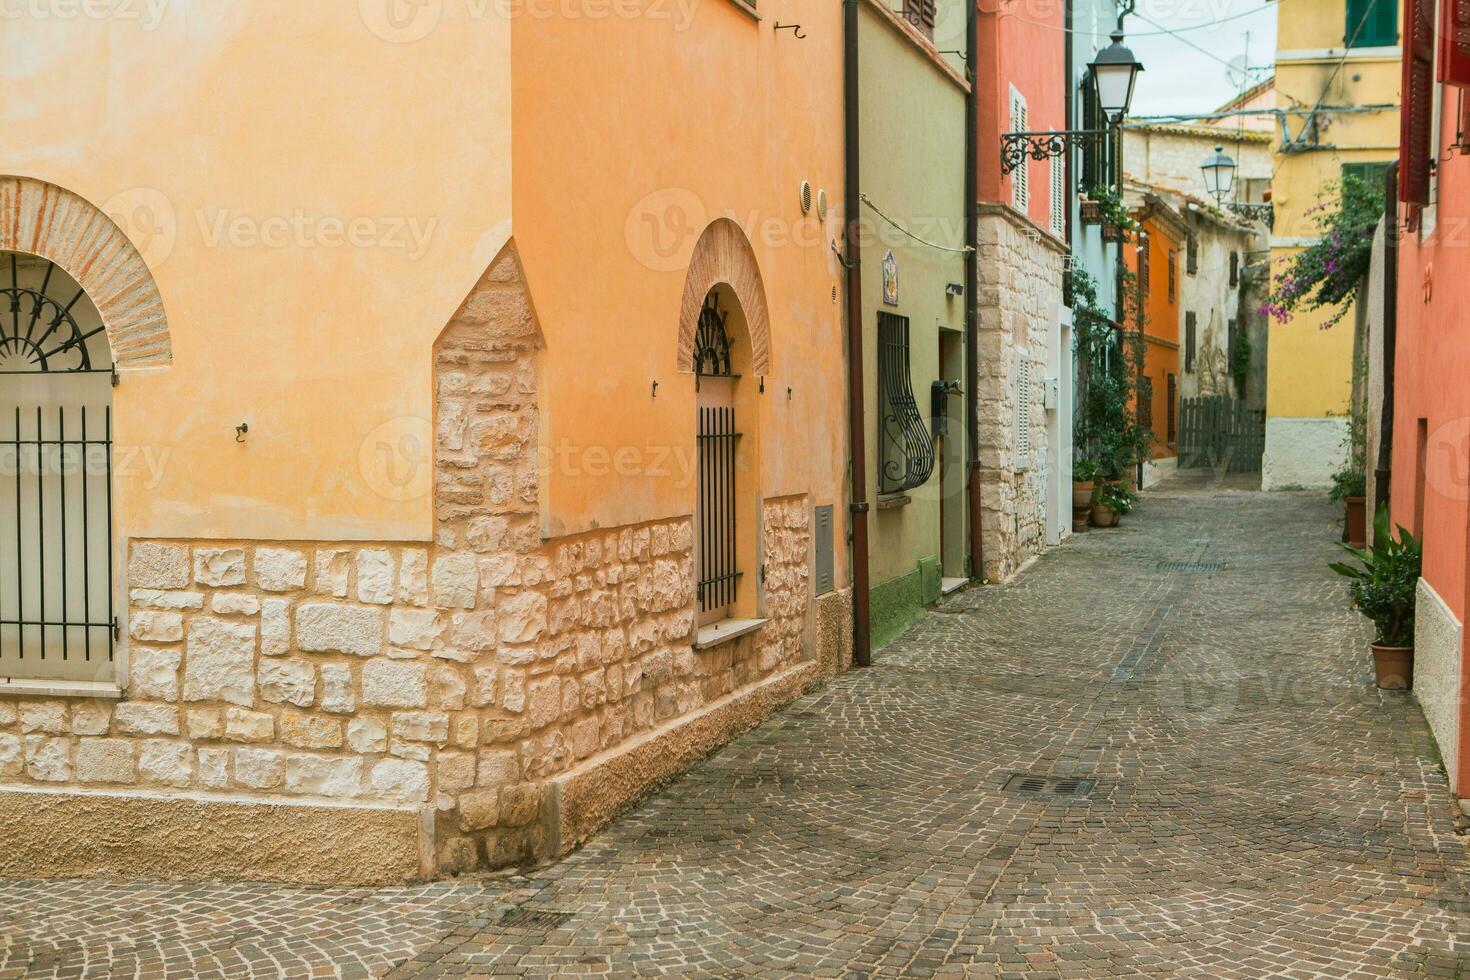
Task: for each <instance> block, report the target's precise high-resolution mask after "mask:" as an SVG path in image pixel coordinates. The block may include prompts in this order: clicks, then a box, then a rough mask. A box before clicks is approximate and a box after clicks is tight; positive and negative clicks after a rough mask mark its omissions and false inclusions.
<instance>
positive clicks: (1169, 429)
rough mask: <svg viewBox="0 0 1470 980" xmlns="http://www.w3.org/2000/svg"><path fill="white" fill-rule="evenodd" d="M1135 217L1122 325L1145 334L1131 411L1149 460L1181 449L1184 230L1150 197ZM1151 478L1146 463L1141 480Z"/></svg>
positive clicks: (1172, 213)
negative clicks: (1149, 442) (1148, 436)
mask: <svg viewBox="0 0 1470 980" xmlns="http://www.w3.org/2000/svg"><path fill="white" fill-rule="evenodd" d="M1136 218H1137V220H1138V223H1139V225H1140V228H1139V231H1138V232H1135V238H1134V241H1133V242H1130V243H1128V244H1126V245H1125V246H1124V249H1123V251H1124V259H1125V262H1126V264H1127V268H1128V271H1129V272H1130V273H1131V274H1132V283H1131V284H1130V285H1131V288H1132V290H1133V297H1132V299H1131V301H1130V302H1129V303H1128V304H1127V305H1128V307H1131V309H1130V314H1131V315H1130V316H1129V318H1128V322H1127V323H1126V324H1125V327H1126V329H1128V330H1130V331H1134V332H1135V335H1136V332H1137V331H1138V330H1139V329H1140V327H1141V329H1142V332H1143V338H1142V339H1143V365H1142V367H1141V369H1140V370H1139V375H1138V393H1137V395H1136V396H1135V398H1136V403H1135V413H1136V416H1137V418H1138V420H1139V421H1140V423H1142V424H1143V425H1144V426H1146V427H1147V428H1148V429H1149V431H1151V432H1152V433H1153V447H1152V451H1151V459H1152V460H1154V461H1158V460H1168V459H1173V458H1175V457H1176V456H1177V454H1178V448H1179V432H1178V421H1179V419H1178V412H1179V371H1180V362H1179V319H1180V317H1179V293H1180V287H1181V282H1180V278H1179V277H1180V275H1181V274H1182V271H1183V270H1182V269H1181V267H1180V262H1181V257H1182V254H1183V253H1182V251H1181V248H1182V243H1183V242H1184V240H1185V238H1186V236H1187V231H1186V229H1185V227H1184V224H1183V222H1182V221H1181V220H1180V218H1179V215H1178V214H1177V213H1176V212H1175V211H1174V210H1173V209H1172V208H1170V207H1169V206H1168V205H1167V204H1166V203H1164V202H1163V201H1160V200H1158V199H1157V198H1155V197H1153V196H1152V195H1146V196H1145V200H1144V205H1143V207H1142V208H1140V209H1139V210H1138V211H1137V212H1136ZM1140 312H1141V313H1142V316H1141V317H1140V316H1139V314H1140ZM1140 320H1141V321H1142V323H1141V324H1140ZM1149 482H1151V481H1150V480H1149V478H1148V464H1145V479H1144V483H1145V485H1147V484H1148V483H1149Z"/></svg>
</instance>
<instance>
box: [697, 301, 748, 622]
mask: <svg viewBox="0 0 1470 980" xmlns="http://www.w3.org/2000/svg"><path fill="white" fill-rule="evenodd" d="M729 317H730V312H729V310H728V309H722V308H721V306H720V297H719V291H718V290H715V289H712V290H710V293H709V296H708V297H706V299H705V304H704V308H703V309H702V310H701V311H700V314H699V327H698V330H697V331H696V332H695V338H694V375H695V386H696V389H697V391H696V395H697V397H696V403H697V408H698V412H699V422H698V427H697V430H696V440H697V442H698V449H699V491H698V492H699V505H698V512H697V514H696V524H695V535H696V546H697V552H698V561H699V579H698V584H697V593H698V601H699V622H700V625H705V624H707V623H713V622H717V621H719V620H721V619H726V618H729V617H730V615H731V608H732V607H733V606H734V605H735V601H736V597H737V593H738V590H739V585H740V577H741V572H740V563H739V554H740V547H739V540H738V538H737V536H736V532H737V528H736V518H737V515H738V511H739V506H738V497H737V493H738V481H737V474H736V470H737V463H738V454H739V449H740V431H739V428H738V427H737V426H736V424H735V384H736V381H737V380H738V378H739V376H738V375H737V374H735V371H734V367H733V363H734V362H733V359H732V356H731V343H730V334H729V331H728V321H729Z"/></svg>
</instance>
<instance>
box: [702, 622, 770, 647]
mask: <svg viewBox="0 0 1470 980" xmlns="http://www.w3.org/2000/svg"><path fill="white" fill-rule="evenodd" d="M769 622H770V620H769V619H722V620H720V621H719V622H718V623H710V624H709V625H708V626H701V627H700V628H699V632H698V633H697V634H695V637H694V649H696V650H708V649H709V648H710V647H717V646H719V645H720V644H721V643H729V642H730V641H731V640H733V639H736V638H737V637H741V636H745V635H746V634H747V633H754V632H755V631H756V630H758V629H760V628H761V627H762V626H764V625H766V624H767V623H769Z"/></svg>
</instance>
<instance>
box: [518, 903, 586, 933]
mask: <svg viewBox="0 0 1470 980" xmlns="http://www.w3.org/2000/svg"><path fill="white" fill-rule="evenodd" d="M576 914H577V913H575V912H553V911H550V910H548V909H528V908H525V907H524V906H523V907H521V908H515V909H507V910H506V912H505V914H504V915H502V916H501V917H500V922H499V925H500V926H501V927H502V928H505V929H526V930H534V931H536V932H549V931H550V930H552V929H556V928H558V927H559V926H562V925H564V924H565V923H566V922H567V920H569V919H571V918H572V917H573V916H575V915H576Z"/></svg>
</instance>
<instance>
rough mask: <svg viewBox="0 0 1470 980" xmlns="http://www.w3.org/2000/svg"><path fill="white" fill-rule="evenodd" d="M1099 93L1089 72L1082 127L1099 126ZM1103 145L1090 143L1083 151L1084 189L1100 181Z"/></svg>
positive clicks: (1090, 128) (1085, 84)
mask: <svg viewBox="0 0 1470 980" xmlns="http://www.w3.org/2000/svg"><path fill="white" fill-rule="evenodd" d="M1097 116H1098V112H1097V93H1096V92H1095V91H1094V90H1093V87H1092V75H1091V73H1089V74H1088V76H1087V78H1086V79H1084V80H1083V82H1082V128H1083V129H1086V130H1095V129H1098V128H1100V127H1099V126H1098V119H1097ZM1100 151H1101V147H1100V146H1099V145H1098V144H1096V143H1088V144H1087V145H1086V148H1085V149H1083V151H1082V189H1083V190H1084V191H1091V190H1092V189H1093V188H1094V187H1096V186H1097V185H1098V184H1099V183H1101V181H1100V179H1099V173H1098V171H1099V170H1101V169H1102V168H1101V167H1100V166H1099V163H1100V157H1101V152H1100Z"/></svg>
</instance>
